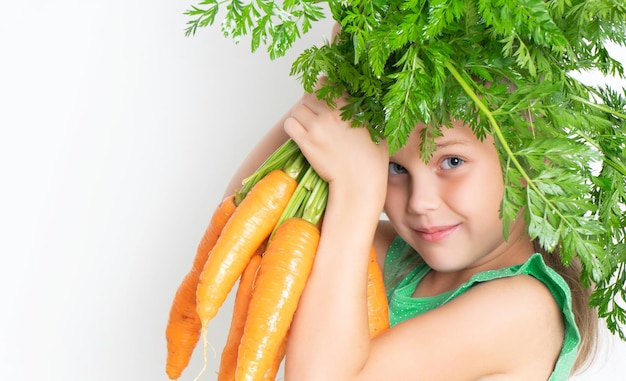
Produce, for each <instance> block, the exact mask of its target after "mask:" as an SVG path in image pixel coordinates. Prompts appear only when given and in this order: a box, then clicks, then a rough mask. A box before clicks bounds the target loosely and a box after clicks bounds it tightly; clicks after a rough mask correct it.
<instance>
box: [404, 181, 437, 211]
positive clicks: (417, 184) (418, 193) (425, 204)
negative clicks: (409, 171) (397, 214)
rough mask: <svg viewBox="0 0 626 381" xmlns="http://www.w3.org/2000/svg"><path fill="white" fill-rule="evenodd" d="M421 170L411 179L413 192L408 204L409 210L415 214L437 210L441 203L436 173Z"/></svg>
mask: <svg viewBox="0 0 626 381" xmlns="http://www.w3.org/2000/svg"><path fill="white" fill-rule="evenodd" d="M421 172H422V173H420V174H419V176H415V177H413V179H412V181H411V190H410V192H411V193H410V195H409V200H408V204H407V209H408V211H409V212H410V213H414V214H427V213H428V212H430V211H433V210H436V209H437V208H438V207H439V205H440V203H441V197H440V195H439V189H438V187H437V181H436V175H435V174H434V173H431V172H429V171H421Z"/></svg>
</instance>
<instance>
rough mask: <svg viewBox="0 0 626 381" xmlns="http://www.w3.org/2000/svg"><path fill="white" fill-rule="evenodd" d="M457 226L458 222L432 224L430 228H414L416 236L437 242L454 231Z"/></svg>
mask: <svg viewBox="0 0 626 381" xmlns="http://www.w3.org/2000/svg"><path fill="white" fill-rule="evenodd" d="M457 227H459V224H457V225H448V226H434V227H430V228H419V229H415V231H416V232H417V234H418V236H419V237H420V238H421V239H423V240H424V241H428V242H437V241H440V240H442V239H444V238H446V237H447V236H449V235H450V234H452V233H454V231H455V230H456V229H457Z"/></svg>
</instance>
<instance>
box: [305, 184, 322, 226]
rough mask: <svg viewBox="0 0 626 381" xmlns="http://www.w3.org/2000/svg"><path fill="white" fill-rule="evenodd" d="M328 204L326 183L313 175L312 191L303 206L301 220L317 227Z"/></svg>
mask: <svg viewBox="0 0 626 381" xmlns="http://www.w3.org/2000/svg"><path fill="white" fill-rule="evenodd" d="M327 202H328V183H327V182H326V180H324V179H322V178H321V177H319V176H318V175H317V173H315V180H314V184H313V189H311V193H310V194H309V197H308V199H307V202H306V204H305V205H304V211H303V213H302V219H303V220H305V221H308V222H310V223H312V224H313V225H317V224H318V222H320V220H321V219H322V216H323V215H324V212H325V211H326V204H327Z"/></svg>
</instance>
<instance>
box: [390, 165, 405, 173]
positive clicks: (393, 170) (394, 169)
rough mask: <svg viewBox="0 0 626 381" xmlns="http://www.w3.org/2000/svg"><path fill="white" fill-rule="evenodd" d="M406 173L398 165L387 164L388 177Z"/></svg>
mask: <svg viewBox="0 0 626 381" xmlns="http://www.w3.org/2000/svg"><path fill="white" fill-rule="evenodd" d="M403 173H406V169H405V168H404V167H403V166H401V165H400V164H398V163H394V162H391V163H389V174H390V175H400V174H403Z"/></svg>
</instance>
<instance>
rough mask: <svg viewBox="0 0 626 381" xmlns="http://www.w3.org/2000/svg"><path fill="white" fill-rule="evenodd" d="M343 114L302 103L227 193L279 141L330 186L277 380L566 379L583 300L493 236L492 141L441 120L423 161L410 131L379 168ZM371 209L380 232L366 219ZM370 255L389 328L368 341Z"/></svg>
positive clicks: (587, 334) (578, 343) (497, 229)
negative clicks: (377, 268) (379, 272)
mask: <svg viewBox="0 0 626 381" xmlns="http://www.w3.org/2000/svg"><path fill="white" fill-rule="evenodd" d="M343 104H345V103H342V100H339V101H338V105H337V106H338V107H337V109H330V108H328V107H327V105H326V103H325V102H324V101H319V100H317V98H316V97H315V95H311V94H305V95H304V96H303V97H302V99H301V101H300V103H298V104H296V105H295V106H294V107H293V108H292V109H291V110H290V111H289V112H288V113H287V114H286V115H285V117H284V118H283V119H282V120H281V121H280V122H279V123H278V124H277V125H276V126H275V127H274V128H273V129H272V130H270V132H269V133H268V134H267V135H266V136H265V138H264V139H263V140H262V141H261V142H260V143H259V145H258V146H257V147H256V148H255V150H253V152H252V153H251V154H250V155H249V156H248V158H247V159H246V160H245V161H244V163H243V165H242V166H241V167H240V169H239V171H238V172H237V173H236V174H235V176H234V177H233V179H232V181H231V185H230V186H229V188H228V191H227V193H232V191H231V190H232V189H236V188H238V186H239V184H241V180H242V179H243V178H245V177H246V176H247V175H249V174H250V173H252V171H253V170H254V169H255V168H256V167H257V166H258V165H259V164H260V163H261V162H262V160H263V159H265V157H267V156H268V155H269V154H270V153H271V152H273V150H275V149H276V148H277V147H278V146H279V145H280V144H281V143H283V142H284V141H285V140H286V139H287V138H289V137H291V138H292V139H293V140H294V141H295V142H296V143H297V144H298V146H299V147H300V149H301V150H302V152H303V153H304V155H305V156H306V158H307V159H308V160H309V162H310V163H311V165H312V166H313V167H314V168H315V170H316V171H317V172H318V173H319V175H320V176H322V177H323V178H324V179H325V180H326V181H327V182H328V183H329V199H328V204H327V209H326V213H325V216H324V223H323V227H322V235H321V239H320V242H319V247H318V250H317V254H316V258H315V263H314V268H313V272H312V274H311V276H310V278H309V280H308V282H307V286H306V289H305V291H304V294H303V295H302V298H301V300H300V303H299V305H298V310H297V312H296V314H295V316H294V321H293V324H292V327H291V330H290V334H289V342H288V348H287V355H286V363H285V380H287V381H308V380H315V381H317V380H320V381H328V380H333V381H335V380H337V381H352V380H363V381H367V380H375V381H382V380H402V381H410V380H427V381H435V380H446V381H452V380H481V381H496V380H523V381H531V380H551V381H553V380H565V379H567V378H568V377H569V375H570V373H571V372H572V371H573V370H575V369H578V368H579V367H580V365H581V364H583V362H584V361H585V360H586V359H587V358H588V355H589V354H590V353H591V349H592V347H593V343H594V340H595V335H596V331H595V327H596V320H594V316H593V311H592V310H591V309H589V308H588V307H587V296H588V292H587V291H586V290H585V289H583V288H582V287H581V286H580V285H579V284H578V282H577V279H578V278H577V269H576V268H575V267H570V268H565V267H563V266H561V265H560V259H559V258H558V255H548V254H545V253H544V254H538V253H537V252H538V251H539V250H538V247H537V245H535V244H534V242H533V241H532V240H531V239H530V237H529V235H528V233H527V229H526V226H525V223H524V220H523V218H521V217H520V218H518V219H517V220H516V221H514V222H513V223H512V224H511V227H510V231H509V234H508V239H506V240H505V239H504V236H503V225H502V222H501V220H500V218H499V206H500V202H501V200H502V196H503V190H504V186H503V182H502V172H501V168H500V162H499V160H498V156H497V152H496V149H495V147H494V144H493V140H492V139H491V137H487V138H486V139H484V140H482V141H481V140H479V139H477V138H476V136H475V135H474V133H473V132H472V130H471V129H470V128H469V127H467V126H464V125H462V124H461V123H454V127H453V128H443V130H442V132H443V136H441V137H439V138H437V139H436V140H435V142H436V150H435V151H434V154H433V156H432V157H431V159H430V160H429V161H428V162H424V161H422V160H421V159H420V152H419V143H420V135H419V131H420V130H421V128H422V127H423V126H419V125H418V126H416V128H415V130H414V131H413V132H412V133H411V135H410V137H409V140H408V143H407V144H406V145H405V146H404V147H403V148H401V149H400V150H399V151H398V152H397V153H396V154H394V155H393V156H391V157H389V155H388V149H387V146H386V145H385V144H384V142H381V143H380V144H375V143H373V142H372V140H371V138H370V135H369V132H368V131H367V130H366V129H364V128H351V127H350V123H349V122H345V121H342V120H341V117H340V112H339V111H338V109H339V108H340V107H341V106H342V105H343ZM383 209H384V211H385V213H386V215H387V216H388V219H389V220H388V221H386V220H380V219H379V217H380V212H381V210H383ZM372 245H373V246H374V247H375V249H376V251H377V254H378V256H379V262H380V264H381V267H382V268H383V270H384V274H385V282H386V287H387V289H388V290H387V296H388V299H389V303H390V305H389V312H390V320H391V325H392V326H391V327H390V329H388V330H387V331H386V332H385V333H383V334H381V335H379V336H377V337H376V338H375V339H370V337H369V332H368V323H367V301H366V294H365V289H366V288H365V285H366V280H367V264H368V258H369V251H370V248H371V247H372ZM418 253H419V254H418ZM546 262H548V263H549V266H548V265H546ZM553 268H554V269H556V270H557V271H558V273H557V271H555V270H553ZM559 273H560V274H561V275H559ZM568 284H569V285H568Z"/></svg>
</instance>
